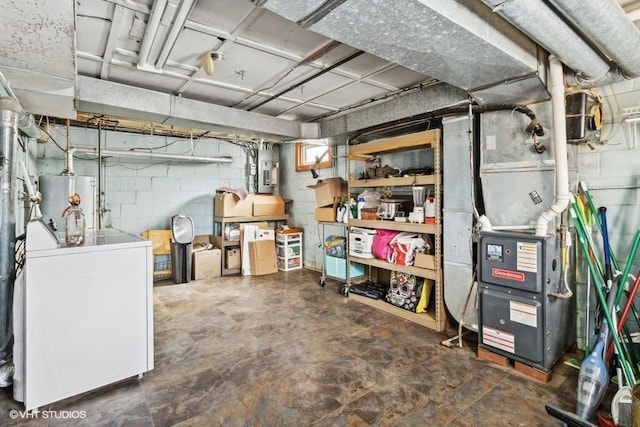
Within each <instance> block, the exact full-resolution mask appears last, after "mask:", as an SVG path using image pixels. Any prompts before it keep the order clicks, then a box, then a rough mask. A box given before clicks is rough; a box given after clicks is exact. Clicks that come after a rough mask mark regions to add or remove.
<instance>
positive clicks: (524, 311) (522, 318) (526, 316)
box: [509, 301, 538, 328]
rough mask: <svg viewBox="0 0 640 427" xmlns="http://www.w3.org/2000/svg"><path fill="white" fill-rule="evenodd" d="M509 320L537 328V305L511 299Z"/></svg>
mask: <svg viewBox="0 0 640 427" xmlns="http://www.w3.org/2000/svg"><path fill="white" fill-rule="evenodd" d="M509 320H511V321H512V322H517V323H522V324H523V325H527V326H531V327H533V328H536V327H537V326H538V312H537V311H536V306H535V305H530V304H523V303H521V302H516V301H509Z"/></svg>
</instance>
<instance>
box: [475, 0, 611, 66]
mask: <svg viewBox="0 0 640 427" xmlns="http://www.w3.org/2000/svg"><path fill="white" fill-rule="evenodd" d="M482 1H483V2H484V3H485V4H486V5H487V6H489V7H491V8H492V9H493V11H494V12H496V13H498V14H499V15H500V16H502V17H503V18H505V19H506V20H507V21H509V22H510V23H511V24H513V25H514V26H515V27H516V28H518V29H520V30H521V31H522V32H524V33H525V34H527V35H528V36H529V37H531V39H533V40H535V41H536V42H537V43H538V44H540V46H542V47H544V48H545V49H546V50H547V51H548V52H550V53H551V54H553V55H555V56H557V57H558V58H560V59H561V60H562V62H563V63H564V64H566V65H567V66H568V67H569V68H571V69H572V70H574V71H575V72H577V73H580V74H582V75H583V76H584V77H588V78H597V77H600V76H602V75H604V74H606V73H607V72H608V71H609V65H608V64H607V63H606V61H605V60H604V59H602V57H600V55H598V54H597V53H596V52H595V51H594V50H593V49H591V48H590V47H589V45H588V44H587V43H586V42H585V41H584V40H582V39H581V38H580V37H579V36H578V35H577V34H576V33H575V32H574V31H573V30H572V29H571V28H570V27H569V26H568V25H567V24H566V23H565V22H564V21H563V20H562V18H560V17H559V16H558V15H557V14H556V13H555V12H554V11H552V10H551V9H550V8H549V7H547V6H546V5H544V4H543V3H542V2H540V1H531V0H510V1H505V0H482Z"/></svg>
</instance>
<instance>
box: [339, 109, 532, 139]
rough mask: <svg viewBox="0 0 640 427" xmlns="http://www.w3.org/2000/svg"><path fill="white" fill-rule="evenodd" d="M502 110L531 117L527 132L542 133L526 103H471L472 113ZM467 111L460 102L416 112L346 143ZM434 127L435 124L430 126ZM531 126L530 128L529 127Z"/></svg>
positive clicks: (356, 136)
mask: <svg viewBox="0 0 640 427" xmlns="http://www.w3.org/2000/svg"><path fill="white" fill-rule="evenodd" d="M502 110H513V111H517V112H519V113H522V114H524V115H525V116H527V117H529V118H530V119H531V122H530V123H529V126H528V127H527V131H528V132H529V133H535V134H536V135H538V136H542V135H544V128H543V127H542V124H541V123H540V121H538V119H537V117H536V115H535V113H534V112H533V111H532V110H531V109H530V108H529V107H527V106H526V105H518V104H488V105H472V112H473V114H474V115H475V114H480V113H487V112H491V111H502ZM468 113H469V104H461V105H456V106H452V107H445V108H441V109H439V110H433V111H429V112H427V113H422V114H417V115H415V116H412V117H410V118H404V119H398V120H394V121H391V122H387V123H385V124H384V125H382V126H380V125H377V126H372V127H369V128H365V129H361V130H359V131H358V132H356V133H355V134H354V135H353V136H352V137H351V138H349V141H348V144H349V145H354V144H361V143H363V142H367V141H370V140H373V139H379V138H383V137H385V136H381V135H378V134H382V135H384V133H385V132H387V133H388V132H392V131H393V130H396V129H397V128H405V127H409V126H411V125H419V124H420V123H423V122H426V121H428V120H433V119H436V118H438V119H440V118H443V117H447V116H454V115H459V114H468ZM432 127H436V126H432ZM530 128H531V129H530ZM372 134H377V135H375V136H371V135H372Z"/></svg>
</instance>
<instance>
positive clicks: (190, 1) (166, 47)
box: [156, 0, 195, 69]
mask: <svg viewBox="0 0 640 427" xmlns="http://www.w3.org/2000/svg"><path fill="white" fill-rule="evenodd" d="M194 3H195V0H182V2H181V3H180V7H179V9H178V12H177V13H176V16H175V18H174V19H173V25H172V26H171V30H170V31H169V34H168V35H167V38H166V40H165V41H164V44H163V45H162V50H161V51H160V55H159V56H158V60H157V61H156V68H157V69H161V68H162V67H164V64H166V63H167V59H168V58H169V53H171V49H173V45H174V44H175V43H176V40H177V39H178V36H179V35H180V31H182V28H183V27H184V23H185V21H186V20H187V17H188V16H189V13H190V12H191V8H192V7H193V5H194Z"/></svg>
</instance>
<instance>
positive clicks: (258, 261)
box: [249, 240, 278, 276]
mask: <svg viewBox="0 0 640 427" xmlns="http://www.w3.org/2000/svg"><path fill="white" fill-rule="evenodd" d="M249 257H250V259H251V275H252V276H261V275H263V274H272V273H276V272H277V271H278V265H277V260H276V248H275V243H274V241H273V240H254V241H251V242H249Z"/></svg>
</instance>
